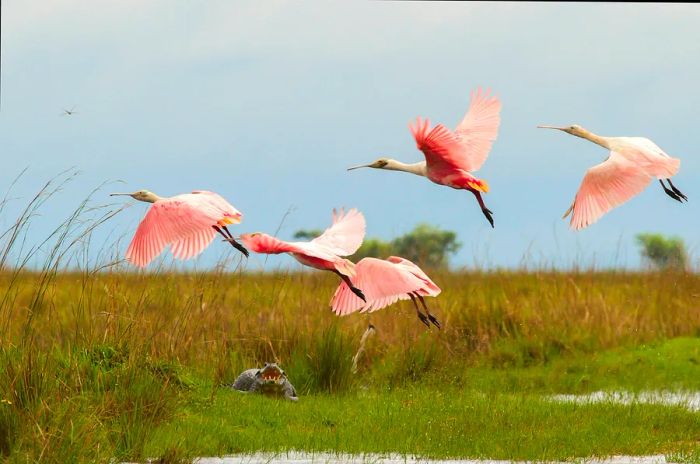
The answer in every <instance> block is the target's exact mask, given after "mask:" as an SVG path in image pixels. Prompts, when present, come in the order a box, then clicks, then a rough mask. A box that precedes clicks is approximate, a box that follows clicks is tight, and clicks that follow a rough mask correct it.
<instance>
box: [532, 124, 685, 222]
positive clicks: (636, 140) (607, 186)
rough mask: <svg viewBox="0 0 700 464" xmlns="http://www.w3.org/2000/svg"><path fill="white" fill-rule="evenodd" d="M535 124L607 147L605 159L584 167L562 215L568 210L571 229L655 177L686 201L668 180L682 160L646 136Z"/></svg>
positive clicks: (598, 215)
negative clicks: (617, 135)
mask: <svg viewBox="0 0 700 464" xmlns="http://www.w3.org/2000/svg"><path fill="white" fill-rule="evenodd" d="M537 127H539V128H542V129H557V130H560V131H563V132H566V133H568V134H571V135H575V136H577V137H581V138H583V139H586V140H590V141H591V142H593V143H595V144H598V145H600V146H601V147H604V148H607V149H608V150H610V155H609V156H608V159H606V160H605V161H603V162H602V163H600V164H597V165H595V166H593V167H592V168H590V169H588V171H586V175H585V176H584V177H583V181H582V182H581V186H580V187H579V189H578V192H576V196H575V197H574V201H573V203H572V204H571V206H570V207H569V209H568V210H567V211H566V213H565V214H564V217H563V218H562V219H565V218H566V217H567V216H568V215H569V214H571V220H570V223H569V225H570V227H571V228H572V229H574V230H579V229H583V228H584V227H587V226H589V225H591V224H593V223H594V222H596V221H597V220H598V219H600V218H601V217H602V216H603V215H604V214H605V213H607V212H608V211H610V210H611V209H613V208H616V207H618V206H620V205H621V204H623V203H625V202H626V201H627V200H629V199H630V198H632V197H633V196H635V195H637V194H639V193H641V192H642V190H644V189H645V188H646V187H647V185H649V183H650V182H651V181H652V179H653V178H654V177H656V178H657V179H658V180H659V183H660V184H661V187H663V189H664V192H665V193H666V195H668V196H669V197H671V198H673V199H674V200H676V201H679V202H681V203H683V201H688V197H686V196H685V195H684V194H683V193H682V192H681V191H680V190H678V189H677V188H676V186H675V185H673V182H671V177H672V176H674V175H676V173H678V169H679V168H680V166H681V161H680V160H679V159H677V158H672V157H671V156H669V155H668V154H667V153H666V152H665V151H663V150H662V149H661V148H659V147H658V146H657V145H656V144H655V143H654V142H652V141H651V140H649V139H647V138H645V137H603V136H600V135H596V134H594V133H592V132H590V131H588V130H586V129H584V128H583V127H581V126H579V125H573V126H568V127H556V126H537ZM664 180H665V181H666V182H667V183H668V187H667V186H666V184H664Z"/></svg>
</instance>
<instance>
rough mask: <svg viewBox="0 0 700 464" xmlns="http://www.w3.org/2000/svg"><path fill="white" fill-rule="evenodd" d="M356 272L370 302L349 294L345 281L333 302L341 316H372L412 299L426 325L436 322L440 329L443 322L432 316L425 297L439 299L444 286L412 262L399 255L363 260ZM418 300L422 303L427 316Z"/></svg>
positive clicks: (357, 280) (356, 281)
mask: <svg viewBox="0 0 700 464" xmlns="http://www.w3.org/2000/svg"><path fill="white" fill-rule="evenodd" d="M355 273H356V275H355V276H354V277H353V278H352V283H353V284H354V285H356V286H358V287H360V288H362V291H363V292H364V294H365V297H366V301H360V299H359V298H357V297H356V296H355V295H353V294H352V293H350V292H349V291H348V290H350V288H349V286H348V284H347V282H342V283H341V284H340V286H339V287H338V288H337V289H336V291H335V295H333V300H332V301H331V308H332V309H333V311H334V312H335V313H336V314H337V315H339V316H346V315H348V314H351V313H354V312H356V311H360V312H361V313H365V312H367V313H371V312H373V311H377V310H378V309H382V308H385V307H387V306H389V305H391V304H394V303H396V302H397V301H399V300H408V299H410V300H411V301H412V302H413V305H414V306H415V308H416V313H417V314H418V318H419V319H420V320H421V322H422V323H423V324H425V325H427V326H428V327H430V323H432V324H433V325H435V327H437V328H438V329H439V328H440V322H438V320H437V319H436V318H435V316H433V315H432V314H431V313H430V310H429V309H428V306H427V305H426V304H425V300H424V299H423V297H424V296H438V295H439V294H440V291H441V290H440V287H438V286H437V285H436V284H435V282H433V281H432V280H430V277H428V276H427V275H426V273H425V272H423V270H422V269H421V268H419V267H418V266H416V265H415V264H413V263H412V262H411V261H409V260H407V259H405V258H400V257H398V256H390V257H389V258H387V259H386V260H384V259H377V258H363V259H361V260H360V261H359V262H358V263H357V264H356V265H355ZM417 301H420V303H421V306H423V309H424V310H425V314H423V313H422V312H421V310H420V308H419V307H418V303H417Z"/></svg>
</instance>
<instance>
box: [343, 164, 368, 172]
mask: <svg viewBox="0 0 700 464" xmlns="http://www.w3.org/2000/svg"><path fill="white" fill-rule="evenodd" d="M369 167H372V163H370V164H360V165H357V166H353V167H351V168H348V171H352V170H353V169H360V168H369Z"/></svg>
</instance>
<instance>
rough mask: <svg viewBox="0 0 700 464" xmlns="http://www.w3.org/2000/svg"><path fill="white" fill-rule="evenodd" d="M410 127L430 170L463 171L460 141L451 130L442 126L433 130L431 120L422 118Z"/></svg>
mask: <svg viewBox="0 0 700 464" xmlns="http://www.w3.org/2000/svg"><path fill="white" fill-rule="evenodd" d="M408 127H409V129H410V130H411V134H413V137H414V138H415V139H416V146H417V147H418V149H419V150H420V151H422V152H423V154H424V155H425V162H426V164H427V166H428V169H432V170H436V169H437V170H443V169H447V170H451V169H463V168H462V164H464V163H463V160H461V161H459V158H460V156H459V155H460V154H461V153H462V150H461V146H460V143H459V139H458V138H457V137H456V136H455V134H453V133H452V132H451V131H450V130H449V129H447V128H446V127H445V126H443V125H442V124H438V125H437V126H435V127H433V128H432V129H431V128H430V120H429V119H426V120H425V121H423V120H422V119H421V118H418V119H417V120H416V123H415V125H413V124H409V126H408ZM455 160H458V162H455Z"/></svg>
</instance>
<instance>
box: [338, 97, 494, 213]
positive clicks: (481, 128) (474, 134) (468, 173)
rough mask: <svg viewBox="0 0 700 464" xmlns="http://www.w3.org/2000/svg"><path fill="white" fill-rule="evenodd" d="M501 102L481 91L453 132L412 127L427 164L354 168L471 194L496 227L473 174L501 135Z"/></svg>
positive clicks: (384, 161)
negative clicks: (391, 173)
mask: <svg viewBox="0 0 700 464" xmlns="http://www.w3.org/2000/svg"><path fill="white" fill-rule="evenodd" d="M500 111H501V102H500V101H499V99H498V98H496V97H492V96H489V94H488V91H487V92H486V93H485V94H482V93H481V90H480V89H477V91H476V92H472V94H471V104H470V105H469V111H467V114H466V115H465V116H464V119H462V121H461V122H460V123H459V124H458V125H457V128H456V129H455V130H454V132H452V131H450V130H449V129H447V128H446V127H445V126H443V125H442V124H438V125H437V126H435V127H433V128H431V127H430V121H429V120H428V119H426V120H425V121H422V120H421V118H418V120H417V121H416V124H415V125H409V128H410V130H411V133H412V134H413V137H414V138H415V139H416V144H417V146H418V149H419V150H420V151H422V152H423V154H424V155H425V161H421V162H418V163H413V164H405V163H402V162H400V161H396V160H394V159H390V158H380V159H378V160H377V161H375V162H373V163H370V164H363V165H360V166H353V167H351V168H348V171H350V170H352V169H357V168H375V169H388V170H391V171H404V172H410V173H411V174H416V175H418V176H424V177H427V178H428V179H430V180H431V181H433V182H435V183H436V184H440V185H446V186H448V187H452V188H454V189H461V190H468V191H470V192H472V193H473V194H474V196H475V197H476V200H477V201H478V202H479V206H480V207H481V211H482V212H483V213H484V216H486V219H487V220H488V221H489V223H490V224H491V227H493V217H492V216H491V215H492V214H493V213H492V212H491V211H490V210H489V209H488V208H487V207H486V205H485V204H484V200H483V199H482V198H481V193H486V192H488V191H489V185H488V184H487V183H486V181H485V180H483V179H477V178H476V177H474V175H473V174H472V172H474V171H477V170H478V169H479V168H480V167H481V165H482V164H484V161H486V158H487V157H488V155H489V151H490V150H491V145H492V144H493V141H494V140H496V136H497V135H498V126H499V124H500V123H501V118H500V115H499V113H500Z"/></svg>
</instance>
